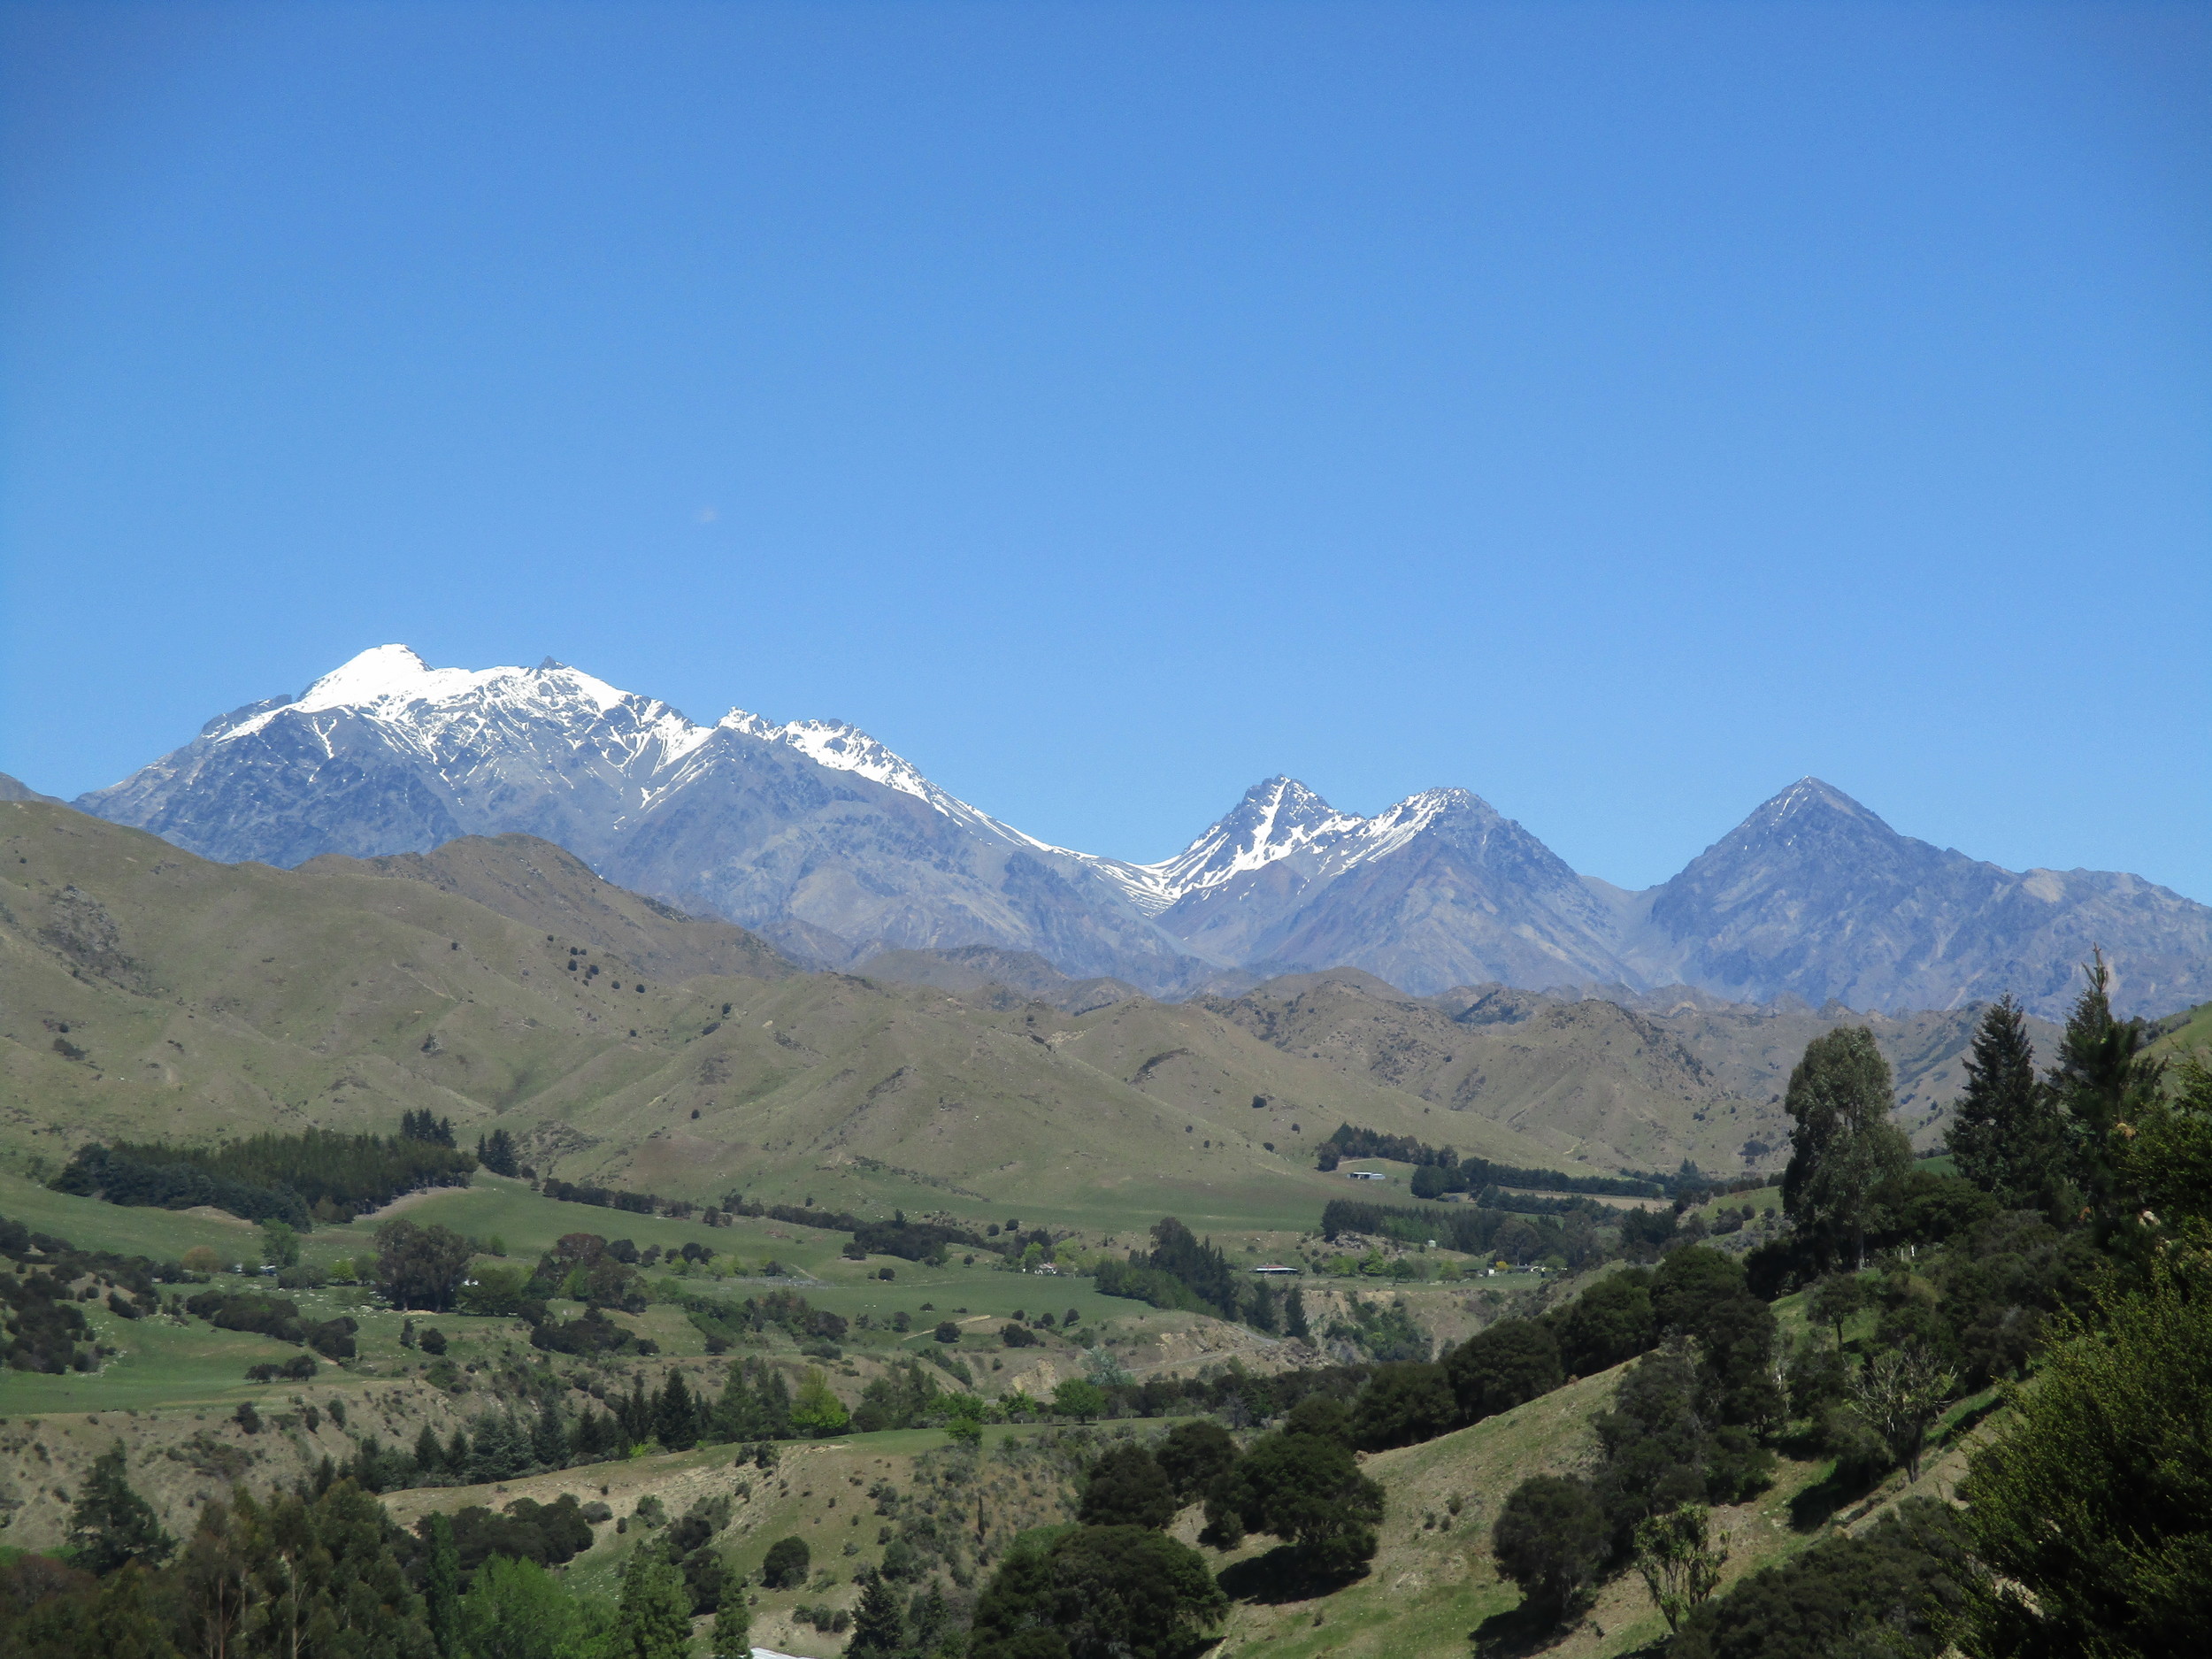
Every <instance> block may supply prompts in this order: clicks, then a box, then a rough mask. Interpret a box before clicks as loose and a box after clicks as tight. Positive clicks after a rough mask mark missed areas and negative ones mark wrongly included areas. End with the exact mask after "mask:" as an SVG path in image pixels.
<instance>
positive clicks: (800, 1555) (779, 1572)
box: [760, 1538, 814, 1590]
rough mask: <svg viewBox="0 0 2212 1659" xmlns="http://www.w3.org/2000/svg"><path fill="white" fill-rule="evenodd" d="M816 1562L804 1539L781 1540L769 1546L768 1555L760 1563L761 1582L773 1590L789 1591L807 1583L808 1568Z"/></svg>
mask: <svg viewBox="0 0 2212 1659" xmlns="http://www.w3.org/2000/svg"><path fill="white" fill-rule="evenodd" d="M813 1560H814V1555H813V1552H812V1551H811V1550H810V1549H808V1548H807V1547H806V1540H804V1539H803V1538H780V1539H778V1540H776V1541H775V1542H774V1543H772V1544H771V1545H769V1546H768V1554H767V1555H766V1556H765V1557H764V1559H763V1560H762V1562H761V1563H760V1581H761V1583H762V1584H763V1585H764V1586H766V1587H767V1588H769V1589H771V1590H787V1589H790V1588H791V1587H792V1586H795V1585H801V1584H804V1583H805V1582H806V1574H807V1568H808V1567H809V1566H810V1565H811V1564H812V1563H813Z"/></svg>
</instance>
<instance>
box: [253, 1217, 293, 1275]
mask: <svg viewBox="0 0 2212 1659" xmlns="http://www.w3.org/2000/svg"><path fill="white" fill-rule="evenodd" d="M261 1259H262V1260H263V1261H264V1262H265V1263H267V1264H268V1265H269V1266H271V1267H279V1268H281V1267H297V1266H298V1265H299V1263H300V1235H299V1234H298V1233H296V1231H294V1230H293V1229H292V1228H290V1227H288V1226H286V1225H284V1223H282V1222H281V1221H265V1222H263V1223H262V1224H261Z"/></svg>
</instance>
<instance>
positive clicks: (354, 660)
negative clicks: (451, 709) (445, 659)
mask: <svg viewBox="0 0 2212 1659" xmlns="http://www.w3.org/2000/svg"><path fill="white" fill-rule="evenodd" d="M431 672H432V670H431V667H430V664H427V663H426V662H424V661H423V660H422V657H420V656H419V654H418V653H417V652H416V650H415V649H414V648H413V647H412V646H409V645H373V646H371V647H370V648H369V649H367V650H365V651H362V652H360V653H359V654H358V655H357V656H354V657H349V658H348V659H347V660H346V661H344V662H342V663H341V664H338V666H337V667H335V668H334V669H332V670H331V671H330V672H328V673H326V674H325V675H323V676H322V677H321V678H320V679H319V680H316V681H315V682H314V683H313V684H311V685H310V686H309V687H307V689H306V690H305V691H303V692H302V693H301V694H300V695H299V697H298V701H299V702H301V703H315V704H317V705H318V706H319V707H325V708H327V707H330V706H333V705H334V704H337V703H373V702H374V701H376V699H378V698H379V697H386V696H389V695H392V694H393V693H394V692H400V691H409V690H412V689H413V688H414V687H417V686H419V684H420V683H421V682H422V681H423V680H427V679H428V678H429V677H430V674H431Z"/></svg>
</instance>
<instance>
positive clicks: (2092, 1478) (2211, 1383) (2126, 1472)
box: [1963, 1252, 2212, 1655]
mask: <svg viewBox="0 0 2212 1659" xmlns="http://www.w3.org/2000/svg"><path fill="white" fill-rule="evenodd" d="M2099 1312H2100V1314H2101V1318H2100V1320H2099V1321H2098V1322H2097V1323H2096V1324H2095V1325H2085V1324H2068V1325H2064V1326H2063V1327H2062V1332H2063V1334H2064V1335H2065V1336H2066V1338H2067V1339H2068V1340H2066V1341H2065V1342H2064V1343H2063V1344H2062V1346H2060V1347H2058V1348H2055V1349H2054V1350H2053V1351H2052V1352H2051V1354H2050V1356H2049V1358H2048V1360H2047V1362H2046V1363H2045V1364H2044V1366H2043V1368H2042V1372H2041V1376H2040V1378H2039V1380H2038V1382H2037V1384H2036V1386H2034V1387H2032V1388H2030V1389H2026V1390H2024V1391H2023V1392H2022V1393H2021V1394H2019V1395H2018V1396H2017V1399H2016V1405H2015V1413H2016V1415H2015V1417H2014V1418H2013V1420H2012V1422H2011V1424H2010V1425H2009V1426H2008V1427H2007V1428H2006V1429H2005V1430H2004V1431H2003V1432H2001V1433H2000V1434H1999V1435H1998V1436H1997V1437H1996V1438H1995V1439H1994V1440H1991V1441H1990V1442H1988V1443H1987V1444H1985V1445H1984V1446H1983V1447H1981V1448H1978V1449H1977V1450H1976V1451H1975V1453H1974V1454H1973V1456H1972V1458H1971V1460H1970V1465H1969V1471H1968V1475H1967V1479H1966V1483H1965V1488H1964V1492H1963V1495H1964V1496H1965V1498H1966V1500H1967V1502H1968V1525H1969V1526H1970V1529H1971V1532H1972V1536H1973V1541H1974V1546H1975V1549H1976V1553H1977V1554H1978V1555H1979V1556H1980V1557H1981V1559H1982V1560H1983V1561H1985V1562H1986V1563H1988V1565H1989V1567H1990V1569H1991V1571H1993V1573H1994V1574H1995V1575H1996V1576H1997V1578H1998V1581H1999V1583H1998V1586H1997V1587H1995V1588H1993V1589H1992V1590H1991V1591H1990V1592H1989V1593H1987V1594H1985V1596H1983V1597H1982V1598H1981V1605H1980V1608H1979V1609H1978V1612H1979V1617H1978V1625H1979V1631H1978V1641H1977V1643H1976V1644H1975V1646H1976V1647H1977V1648H1978V1650H1980V1651H1985V1652H1988V1653H1992V1654H2018V1655H2071V1654H2088V1655H2138V1654H2141V1655H2149V1654H2180V1653H2189V1652H2194V1651H2197V1650H2199V1649H2200V1647H2201V1646H2202V1644H2203V1638H2204V1632H2206V1631H2207V1630H2212V1437H2208V1436H2207V1433H2206V1431H2205V1415H2206V1402H2208V1401H2212V1270H2208V1268H2207V1266H2206V1264H2205V1258H2204V1256H2202V1255H2201V1254H2200V1253H2197V1252H2192V1253H2190V1254H2187V1255H2180V1256H2178V1259H2177V1260H2162V1261H2159V1262H2156V1263H2154V1265H2153V1266H2152V1267H2151V1269H2150V1270H2149V1272H2148V1274H2147V1280H2146V1282H2145V1283H2144V1284H2143V1285H2142V1286H2141V1287H2140V1288H2139V1289H2137V1290H2134V1291H2133V1292H2131V1294H2118V1292H2117V1286H2115V1288H2114V1289H2113V1290H2110V1291H2108V1293H2107V1294H2106V1296H2105V1298H2104V1302H2103V1305H2102V1306H2101V1309H2100V1310H2099ZM2023 1592H2024V1594H2023Z"/></svg>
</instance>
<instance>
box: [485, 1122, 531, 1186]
mask: <svg viewBox="0 0 2212 1659" xmlns="http://www.w3.org/2000/svg"><path fill="white" fill-rule="evenodd" d="M476 1161H477V1162H478V1163H479V1164H482V1165H483V1166H484V1167H485V1168H486V1169H488V1170H489V1171H491V1172H492V1173H493V1174H494V1175H509V1176H511V1175H514V1174H515V1173H517V1172H518V1171H520V1169H521V1168H522V1159H521V1156H520V1155H519V1154H518V1152H517V1151H516V1149H515V1138H514V1137H513V1136H512V1135H511V1134H509V1133H507V1132H506V1131H505V1130H504V1129H495V1130H493V1131H492V1132H491V1133H490V1134H489V1135H488V1136H479V1137H478V1139H477V1142H476Z"/></svg>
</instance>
